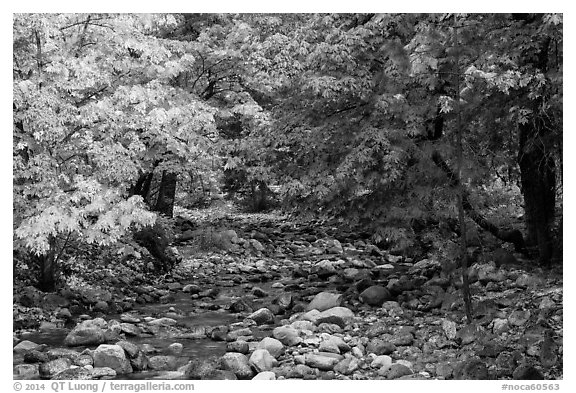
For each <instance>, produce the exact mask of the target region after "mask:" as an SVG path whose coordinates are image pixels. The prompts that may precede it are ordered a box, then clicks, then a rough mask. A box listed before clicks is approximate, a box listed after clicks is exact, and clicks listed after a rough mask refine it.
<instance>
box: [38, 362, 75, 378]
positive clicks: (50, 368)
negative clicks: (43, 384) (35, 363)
mask: <svg viewBox="0 0 576 393" xmlns="http://www.w3.org/2000/svg"><path fill="white" fill-rule="evenodd" d="M70 366H72V361H71V360H70V359H67V358H59V359H54V360H50V361H49V362H46V363H42V364H41V365H40V375H41V376H42V378H46V379H51V378H52V377H53V376H55V375H56V374H58V373H59V372H62V371H64V370H67V369H69V368H70Z"/></svg>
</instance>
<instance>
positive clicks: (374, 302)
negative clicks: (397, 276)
mask: <svg viewBox="0 0 576 393" xmlns="http://www.w3.org/2000/svg"><path fill="white" fill-rule="evenodd" d="M391 298H392V295H391V294H390V291H388V289H386V288H384V287H383V286H380V285H372V286H371V287H368V288H366V289H365V290H364V291H362V293H361V294H360V296H359V299H360V301H361V302H363V303H366V304H368V305H370V306H381V305H382V304H383V303H384V302H385V301H387V300H390V299H391Z"/></svg>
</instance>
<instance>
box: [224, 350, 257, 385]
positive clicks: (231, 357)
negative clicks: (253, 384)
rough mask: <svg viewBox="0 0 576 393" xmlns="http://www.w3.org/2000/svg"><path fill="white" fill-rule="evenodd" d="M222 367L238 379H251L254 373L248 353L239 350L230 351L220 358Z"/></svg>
mask: <svg viewBox="0 0 576 393" xmlns="http://www.w3.org/2000/svg"><path fill="white" fill-rule="evenodd" d="M220 368H222V369H223V370H229V371H232V372H233V373H234V375H236V377H237V378H238V379H250V378H252V376H253V375H254V374H253V372H252V369H251V368H250V363H249V362H248V358H247V357H246V355H244V354H241V353H238V352H228V353H226V354H224V355H223V356H222V357H221V358H220Z"/></svg>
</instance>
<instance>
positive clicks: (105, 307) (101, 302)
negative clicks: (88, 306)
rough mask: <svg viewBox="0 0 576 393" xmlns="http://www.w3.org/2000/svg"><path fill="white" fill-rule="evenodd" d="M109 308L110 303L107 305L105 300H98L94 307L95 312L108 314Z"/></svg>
mask: <svg viewBox="0 0 576 393" xmlns="http://www.w3.org/2000/svg"><path fill="white" fill-rule="evenodd" d="M108 307H109V306H108V303H106V302H105V301H104V300H98V301H97V302H96V304H95V305H94V310H96V311H100V312H106V311H108Z"/></svg>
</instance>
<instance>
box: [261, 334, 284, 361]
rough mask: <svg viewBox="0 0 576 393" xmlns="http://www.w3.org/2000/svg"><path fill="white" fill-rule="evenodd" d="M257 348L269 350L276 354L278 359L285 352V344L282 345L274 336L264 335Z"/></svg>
mask: <svg viewBox="0 0 576 393" xmlns="http://www.w3.org/2000/svg"><path fill="white" fill-rule="evenodd" d="M256 348H257V349H265V350H267V351H268V352H269V353H270V355H272V356H274V358H276V359H278V357H279V356H280V355H282V354H283V353H284V345H282V343H281V342H280V341H279V340H277V339H275V338H272V337H264V338H263V339H262V340H261V341H260V342H259V343H258V345H257V346H256Z"/></svg>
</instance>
